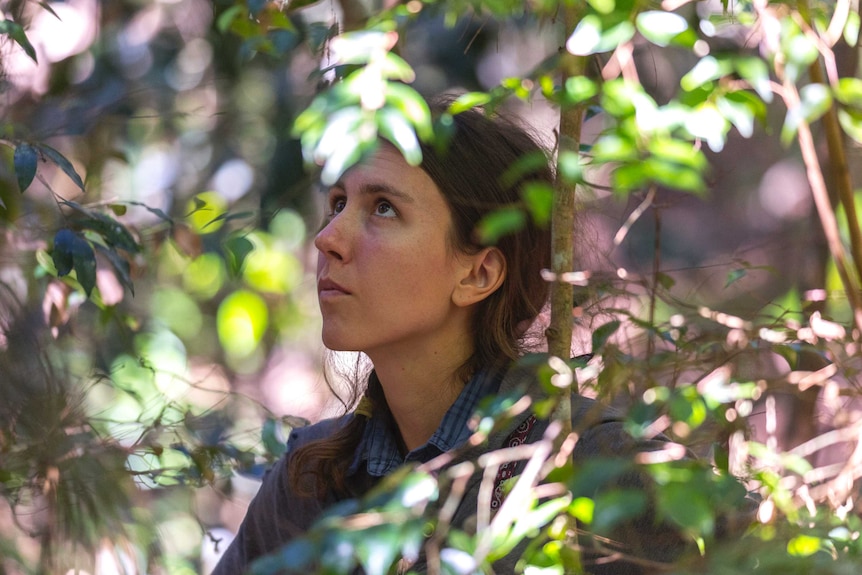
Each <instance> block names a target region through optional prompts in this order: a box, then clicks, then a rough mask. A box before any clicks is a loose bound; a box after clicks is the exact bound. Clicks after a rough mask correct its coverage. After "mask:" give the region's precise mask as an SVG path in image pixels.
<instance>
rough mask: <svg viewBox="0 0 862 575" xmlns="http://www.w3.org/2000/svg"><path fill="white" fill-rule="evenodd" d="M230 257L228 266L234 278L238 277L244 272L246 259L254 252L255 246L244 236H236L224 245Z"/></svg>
mask: <svg viewBox="0 0 862 575" xmlns="http://www.w3.org/2000/svg"><path fill="white" fill-rule="evenodd" d="M224 247H225V250H226V251H227V253H228V255H229V256H230V257H229V258H228V264H229V268H230V274H231V276H232V277H238V276H239V274H240V273H241V272H242V266H243V264H245V259H246V258H247V257H248V255H249V254H250V253H251V252H253V251H254V244H253V243H252V242H251V241H250V240H249V239H248V238H246V237H244V236H234V237H232V238H230V239H228V240H227V241H226V242H225V243H224Z"/></svg>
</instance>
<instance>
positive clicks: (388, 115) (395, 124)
mask: <svg viewBox="0 0 862 575" xmlns="http://www.w3.org/2000/svg"><path fill="white" fill-rule="evenodd" d="M377 129H378V130H379V132H380V135H381V136H383V137H384V138H386V139H387V140H389V141H390V142H392V143H393V144H395V147H396V148H398V149H399V150H400V151H401V154H402V155H403V156H404V159H405V160H406V161H407V163H408V164H409V165H411V166H418V165H419V164H421V163H422V149H421V148H420V147H419V140H418V138H417V137H416V132H414V131H413V127H412V126H411V125H410V122H408V121H407V120H406V119H405V118H404V116H403V115H402V114H401V112H399V111H396V110H395V109H393V108H388V107H386V108H383V109H382V110H380V111H378V112H377Z"/></svg>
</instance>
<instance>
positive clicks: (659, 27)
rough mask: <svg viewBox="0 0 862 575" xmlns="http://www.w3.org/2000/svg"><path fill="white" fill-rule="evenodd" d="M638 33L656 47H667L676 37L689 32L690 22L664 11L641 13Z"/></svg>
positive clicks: (637, 21) (638, 19) (638, 18)
mask: <svg viewBox="0 0 862 575" xmlns="http://www.w3.org/2000/svg"><path fill="white" fill-rule="evenodd" d="M636 24H637V29H638V31H639V32H640V33H641V34H643V37H644V38H646V39H647V40H649V41H650V42H652V43H653V44H655V45H656V46H661V47H664V46H667V45H668V44H670V43H671V40H673V39H674V38H675V37H676V36H678V35H680V34H682V33H683V32H685V31H686V30H688V22H686V20H685V18H683V17H682V16H680V15H679V14H675V13H673V12H665V11H664V10H648V11H646V12H641V13H640V14H638V16H637V20H636Z"/></svg>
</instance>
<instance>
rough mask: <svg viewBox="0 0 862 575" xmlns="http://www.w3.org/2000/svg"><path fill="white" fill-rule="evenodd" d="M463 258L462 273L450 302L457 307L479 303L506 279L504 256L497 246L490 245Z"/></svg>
mask: <svg viewBox="0 0 862 575" xmlns="http://www.w3.org/2000/svg"><path fill="white" fill-rule="evenodd" d="M461 257H462V258H464V260H463V261H464V267H463V268H462V269H463V270H464V274H463V275H462V277H461V279H460V281H459V282H458V285H457V286H455V291H454V292H453V293H452V302H453V303H454V304H455V305H457V306H459V307H467V306H471V305H473V304H476V303H479V302H480V301H482V300H483V299H485V298H486V297H488V296H489V295H491V294H492V293H494V292H495V291H497V289H498V288H499V287H500V286H501V285H503V280H505V279H506V257H505V256H504V255H503V252H501V251H500V249H499V248H496V247H493V246H490V247H487V248H483V249H482V250H480V251H479V252H477V253H475V254H472V255H462V256H461Z"/></svg>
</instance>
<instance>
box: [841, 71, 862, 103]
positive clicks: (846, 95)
mask: <svg viewBox="0 0 862 575" xmlns="http://www.w3.org/2000/svg"><path fill="white" fill-rule="evenodd" d="M835 99H837V100H838V101H839V102H841V103H842V104H844V105H845V106H853V107H855V108H862V80H860V79H859V78H841V79H840V80H838V83H837V84H836V86H835Z"/></svg>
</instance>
